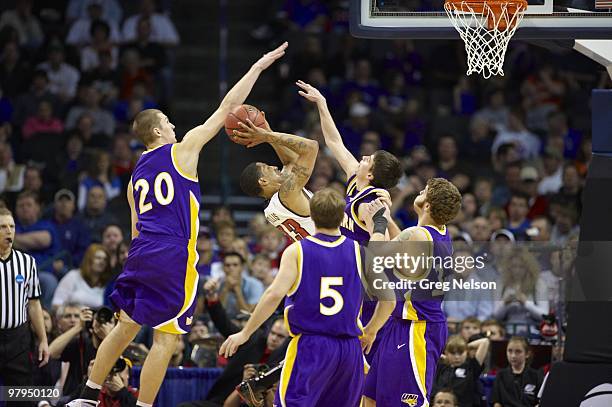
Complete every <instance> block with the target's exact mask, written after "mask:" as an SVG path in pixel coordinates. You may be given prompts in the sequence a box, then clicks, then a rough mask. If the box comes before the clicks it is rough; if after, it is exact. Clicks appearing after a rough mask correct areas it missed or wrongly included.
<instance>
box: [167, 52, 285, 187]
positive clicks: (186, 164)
mask: <svg viewBox="0 0 612 407" xmlns="http://www.w3.org/2000/svg"><path fill="white" fill-rule="evenodd" d="M287 46H288V44H287V42H285V43H283V45H281V46H280V47H278V48H276V49H275V50H273V51H270V52H268V53H267V54H264V55H263V56H262V57H261V58H260V59H259V60H258V61H257V62H255V63H254V64H253V66H251V69H249V71H248V72H247V73H246V74H245V75H244V76H243V77H242V78H241V79H240V80H239V81H238V82H237V83H236V84H235V85H234V87H233V88H232V89H230V91H229V92H227V95H225V97H224V98H223V101H221V104H220V105H219V108H218V109H217V110H216V111H215V112H214V113H213V114H212V116H210V117H209V118H208V120H206V122H204V124H201V125H199V126H197V127H195V128H193V129H191V130H190V131H188V132H187V134H185V137H184V138H183V140H182V141H181V142H180V143H178V144H177V147H176V156H175V159H176V160H177V161H178V164H179V166H180V167H181V168H182V169H183V170H184V171H186V172H187V174H188V175H190V176H193V177H195V176H196V174H197V170H198V158H199V156H200V150H201V149H202V147H204V145H205V144H206V143H208V142H209V141H210V140H211V139H212V138H213V137H214V136H215V135H217V133H219V130H220V129H221V127H222V126H223V123H224V121H225V118H226V116H227V115H228V113H229V112H231V111H232V109H233V108H235V107H236V106H239V105H241V104H242V103H244V101H245V100H246V98H247V96H248V95H249V93H251V89H252V88H253V85H255V82H256V81H257V79H258V78H259V75H260V74H261V73H262V72H263V71H264V70H265V69H267V68H268V67H269V66H270V65H272V64H273V63H274V61H276V60H277V59H279V58H281V57H282V56H283V55H285V50H286V49H287Z"/></svg>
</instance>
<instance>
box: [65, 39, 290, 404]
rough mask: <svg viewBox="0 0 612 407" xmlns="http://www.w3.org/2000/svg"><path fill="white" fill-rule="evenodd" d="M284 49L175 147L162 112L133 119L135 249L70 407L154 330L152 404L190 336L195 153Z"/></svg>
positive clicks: (147, 370) (144, 379)
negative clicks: (146, 329) (112, 314)
mask: <svg viewBox="0 0 612 407" xmlns="http://www.w3.org/2000/svg"><path fill="white" fill-rule="evenodd" d="M286 48H287V43H286V42H285V43H284V44H283V45H281V46H280V47H278V48H277V49H275V50H274V51H271V52H269V53H267V54H265V55H264V56H263V57H262V58H260V59H259V61H257V62H256V63H255V64H254V65H253V66H252V67H251V69H250V70H249V71H248V72H247V73H246V74H245V75H244V76H243V77H242V79H240V81H238V83H236V85H235V86H234V87H233V88H232V89H231V90H230V91H229V92H228V94H227V95H226V96H225V98H224V99H223V101H222V102H221V105H220V106H219V108H218V109H217V110H216V111H215V112H214V113H213V114H212V116H211V117H210V118H209V119H208V120H207V121H206V122H205V123H204V124H202V125H200V126H198V127H195V128H194V129H192V130H190V131H189V132H188V133H187V134H186V135H185V137H184V138H183V140H182V141H181V142H180V143H177V142H176V137H175V134H174V125H173V124H172V123H170V121H169V120H168V117H167V116H166V115H164V114H163V113H162V112H160V111H159V110H155V109H148V110H143V111H142V112H140V113H138V114H137V115H136V117H135V118H134V122H133V124H132V130H133V131H134V133H135V134H136V136H137V137H138V138H139V139H140V140H141V141H142V142H143V143H144V145H145V146H146V148H147V150H146V151H145V152H144V153H143V154H142V156H141V157H140V159H139V160H138V163H137V164H136V167H135V168H134V172H133V174H132V178H131V180H130V183H129V185H128V193H127V199H128V202H129V205H130V209H131V212H132V237H133V239H134V240H133V241H132V245H131V247H130V251H129V254H128V258H127V261H126V264H125V268H124V271H123V273H122V274H121V275H120V276H119V278H118V279H117V281H116V283H115V290H114V291H113V293H112V294H111V296H110V298H111V300H112V301H113V302H114V304H115V306H116V307H117V308H119V309H120V315H119V323H118V324H117V326H116V327H115V328H114V329H113V330H112V332H111V333H110V334H109V335H108V336H107V337H106V339H105V340H104V341H103V342H102V344H101V345H100V348H99V349H98V353H97V357H96V361H95V364H94V366H93V369H92V372H91V375H90V376H89V380H88V381H87V384H86V386H85V388H84V390H83V392H82V393H81V398H80V399H77V400H75V401H73V402H71V403H69V404H68V406H73V407H74V406H96V405H97V404H98V402H97V401H96V400H98V394H99V391H100V388H101V386H102V384H103V383H104V379H105V378H106V376H107V375H108V373H109V371H110V370H111V368H112V367H113V365H114V363H115V362H116V361H117V359H118V358H119V356H120V355H121V353H122V352H123V351H124V349H125V348H126V347H127V345H128V344H129V343H130V342H132V340H133V339H134V337H135V336H136V334H137V333H138V331H139V330H140V326H141V325H143V324H147V325H150V326H152V327H153V328H154V329H155V333H154V337H153V346H152V348H151V351H150V352H149V354H148V355H147V358H146V360H145V362H144V365H143V368H142V374H141V378H140V384H141V387H140V392H139V396H138V402H137V403H136V405H137V406H151V405H152V404H153V401H154V400H155V397H156V395H157V392H158V390H159V387H160V385H161V382H162V380H163V378H164V375H165V372H166V368H167V366H168V362H169V360H170V357H171V356H172V354H173V352H174V349H175V346H176V344H177V342H178V340H179V339H180V337H179V335H181V334H184V333H186V332H187V331H188V329H189V325H191V322H192V315H193V310H194V307H195V301H194V299H195V294H196V289H197V285H198V272H197V271H196V268H195V265H196V263H197V261H198V255H197V252H196V250H195V245H196V239H197V234H198V229H199V227H198V211H199V200H200V188H199V184H198V179H197V167H198V158H199V154H200V150H201V149H202V147H203V146H204V145H205V144H206V143H207V142H208V141H210V140H211V139H212V138H213V137H214V136H215V135H216V134H217V133H218V132H219V130H220V129H221V127H222V126H223V123H224V121H225V118H226V116H227V114H228V113H229V112H230V111H231V110H232V109H233V108H234V107H235V106H237V105H240V104H242V103H243V102H244V100H245V99H246V97H247V95H248V94H249V93H250V91H251V88H252V87H253V85H254V84H255V81H256V80H257V78H258V77H259V75H260V74H261V72H262V71H263V70H264V69H266V68H268V67H269V66H270V65H272V63H273V62H274V61H275V60H277V59H278V58H280V57H282V56H283V55H284V53H285V49H286Z"/></svg>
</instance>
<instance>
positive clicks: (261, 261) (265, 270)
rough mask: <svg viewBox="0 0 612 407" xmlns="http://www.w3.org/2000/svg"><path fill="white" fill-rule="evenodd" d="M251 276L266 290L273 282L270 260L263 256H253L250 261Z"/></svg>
mask: <svg viewBox="0 0 612 407" xmlns="http://www.w3.org/2000/svg"><path fill="white" fill-rule="evenodd" d="M251 274H252V275H253V277H255V278H256V279H258V280H259V281H260V282H261V283H262V284H263V286H264V288H267V287H268V286H269V285H270V284H272V281H274V274H272V264H271V262H270V259H269V258H268V257H267V256H265V255H263V254H257V255H255V257H253V260H252V261H251Z"/></svg>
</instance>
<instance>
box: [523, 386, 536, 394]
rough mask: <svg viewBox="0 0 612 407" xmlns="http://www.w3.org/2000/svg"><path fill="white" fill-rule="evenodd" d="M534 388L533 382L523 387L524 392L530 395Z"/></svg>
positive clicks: (533, 392)
mask: <svg viewBox="0 0 612 407" xmlns="http://www.w3.org/2000/svg"><path fill="white" fill-rule="evenodd" d="M535 390H536V385H535V384H526V385H525V388H524V389H523V391H524V392H525V394H529V395H530V396H533V395H534V394H535Z"/></svg>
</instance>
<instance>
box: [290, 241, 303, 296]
mask: <svg viewBox="0 0 612 407" xmlns="http://www.w3.org/2000/svg"><path fill="white" fill-rule="evenodd" d="M293 244H294V245H296V247H297V271H298V275H297V278H296V279H295V281H294V282H293V285H292V286H291V288H290V289H289V292H287V297H291V296H292V295H293V294H295V292H296V291H297V289H298V287H299V286H300V282H301V281H302V267H303V265H304V254H303V252H302V245H301V244H300V242H295V243H293Z"/></svg>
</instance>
